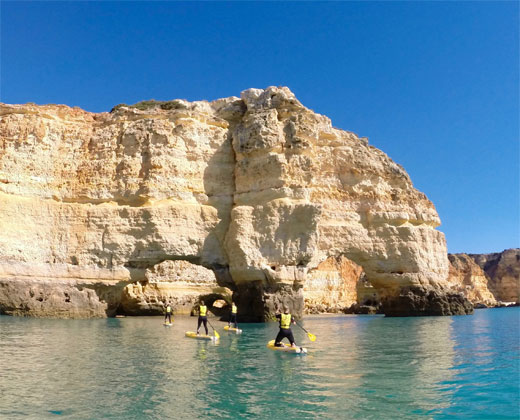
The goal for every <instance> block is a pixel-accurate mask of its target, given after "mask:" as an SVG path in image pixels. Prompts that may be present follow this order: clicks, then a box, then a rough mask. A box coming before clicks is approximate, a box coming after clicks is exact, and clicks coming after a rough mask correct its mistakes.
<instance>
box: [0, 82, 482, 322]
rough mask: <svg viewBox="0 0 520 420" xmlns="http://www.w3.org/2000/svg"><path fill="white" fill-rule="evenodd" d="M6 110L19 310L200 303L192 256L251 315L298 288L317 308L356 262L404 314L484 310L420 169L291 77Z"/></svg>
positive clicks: (0, 280)
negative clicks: (456, 260) (416, 181)
mask: <svg viewBox="0 0 520 420" xmlns="http://www.w3.org/2000/svg"><path fill="white" fill-rule="evenodd" d="M0 115H1V119H0V226H1V229H0V311H1V312H3V313H12V314H23V315H34V316H78V317H80V316H107V315H108V316H111V315H114V314H116V313H118V312H119V313H141V312H140V311H143V312H142V313H151V312H153V311H155V312H156V313H158V312H160V310H161V309H160V308H161V305H162V303H164V302H165V301H167V300H171V299H174V298H175V299H177V300H176V301H177V302H178V303H179V305H181V306H182V305H184V307H185V305H188V304H189V302H192V303H193V302H194V299H195V298H193V297H190V298H189V299H183V298H182V297H180V296H179V294H175V292H174V291H175V290H179V289H178V288H184V287H186V288H188V289H189V290H191V291H190V292H189V293H192V292H193V290H192V289H191V286H189V287H188V285H187V284H186V283H185V282H184V281H183V280H182V278H183V276H184V274H183V273H186V275H187V276H188V277H189V276H190V274H189V273H193V272H197V268H196V267H193V266H202V267H204V268H207V269H209V270H211V271H212V272H213V275H214V276H215V278H214V283H212V282H211V281H209V280H204V282H202V283H203V284H201V287H202V288H201V289H198V290H199V291H200V296H207V297H208V298H210V300H211V299H217V298H218V296H217V295H218V293H213V291H214V290H216V289H215V288H218V287H226V288H228V289H229V290H232V291H233V298H234V299H235V300H236V301H237V302H238V307H239V312H240V314H241V316H242V317H243V319H248V320H258V321H260V320H264V319H266V318H269V317H271V316H272V315H273V313H274V312H275V311H277V310H279V309H280V308H281V306H282V305H283V304H286V305H289V306H290V307H291V308H292V310H293V312H294V313H296V314H301V313H302V312H303V309H304V304H305V303H304V302H305V299H307V303H308V305H317V304H320V303H319V301H320V299H321V298H320V293H321V295H323V292H324V290H329V288H332V289H334V287H335V284H336V285H337V284H339V283H341V281H340V279H343V278H344V277H345V276H347V277H348V276H351V275H353V276H355V275H356V273H357V271H358V270H357V269H356V268H355V267H356V266H359V267H361V268H362V271H363V273H364V274H363V284H364V285H365V286H360V290H364V291H363V293H366V296H367V299H368V298H369V297H370V296H374V297H375V296H377V298H378V299H380V300H381V302H382V305H383V309H384V311H385V313H386V314H387V315H428V314H431V315H450V314H464V313H470V312H471V311H472V308H471V305H470V304H469V302H468V301H467V300H466V299H465V298H463V297H461V295H460V294H457V293H454V292H453V290H450V288H449V285H448V281H447V279H448V273H449V261H448V258H447V253H446V243H445V238H444V235H443V233H441V232H440V231H438V230H437V229H436V228H437V227H438V226H439V224H440V220H439V217H438V215H437V212H436V210H435V207H434V205H433V204H432V203H431V202H430V201H429V200H428V199H427V198H426V196H425V195H424V194H423V193H421V192H420V191H418V190H416V189H415V188H414V187H413V185H412V182H411V180H410V178H409V176H408V174H407V173H406V172H405V170H404V169H403V168H402V167H401V166H399V165H398V164H396V163H395V162H393V161H392V160H391V159H390V158H389V157H388V156H387V155H386V154H384V153H383V152H382V151H380V150H378V149H376V148H375V147H373V146H370V145H368V142H367V140H366V139H365V138H360V137H358V136H356V135H355V134H353V133H350V132H347V131H342V130H338V129H336V128H334V127H333V126H332V124H331V121H330V120H329V119H328V118H327V117H325V116H322V115H319V114H316V113H314V112H313V111H311V110H309V109H307V108H305V107H304V106H303V105H302V104H301V103H300V102H299V101H298V100H297V99H296V98H295V96H294V95H293V94H292V92H291V91H290V90H289V89H287V88H275V87H270V88H267V89H265V90H263V89H249V90H246V91H244V92H242V94H241V97H240V98H237V97H230V98H224V99H219V100H216V101H213V102H206V101H200V102H192V103H190V102H187V101H183V100H174V101H169V102H154V101H149V102H144V103H140V104H137V105H135V106H126V105H120V106H117V107H115V108H114V109H113V111H112V112H110V113H101V114H93V113H89V112H86V111H83V110H81V109H78V108H69V107H67V106H60V105H46V106H37V105H31V104H26V105H1V109H0ZM177 260H180V261H184V263H182V264H180V265H178V266H175V267H174V266H171V267H169V268H168V269H172V270H180V271H178V272H177V274H176V275H175V278H177V279H181V280H180V281H177V280H176V281H172V282H170V283H171V284H169V285H167V284H163V283H165V280H166V283H168V281H167V280H168V279H167V278H164V277H163V278H162V279H161V281H160V282H156V283H154V281H151V280H150V275H152V278H153V273H154V272H157V270H158V267H157V266H158V265H159V264H161V263H164V262H167V261H177ZM348 261H350V262H352V264H355V265H351V264H350V263H349V262H348ZM159 271H161V270H159ZM335 273H339V274H335ZM342 276H343V277H342ZM212 281H213V280H212ZM176 282H177V283H176ZM159 283H160V284H159ZM192 286H193V284H192ZM356 287H358V286H356ZM320 288H321V290H320ZM188 289H186V290H188ZM340 289H341V290H339V291H333V292H331V296H332V297H333V298H332V300H331V303H330V306H331V307H339V306H341V305H343V301H345V302H351V301H353V288H352V286H351V285H341V286H340ZM193 293H195V292H193ZM306 293H307V298H306V297H305V294H306ZM325 293H327V292H325ZM190 296H192V295H190ZM327 305H328V303H327Z"/></svg>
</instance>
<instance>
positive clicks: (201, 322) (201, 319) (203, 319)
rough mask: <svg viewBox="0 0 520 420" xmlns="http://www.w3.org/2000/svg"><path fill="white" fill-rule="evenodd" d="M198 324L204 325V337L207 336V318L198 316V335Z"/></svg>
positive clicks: (198, 326)
mask: <svg viewBox="0 0 520 420" xmlns="http://www.w3.org/2000/svg"><path fill="white" fill-rule="evenodd" d="M200 324H204V329H205V330H206V335H208V317H207V316H200V315H199V321H198V323H197V334H198V333H199V329H200Z"/></svg>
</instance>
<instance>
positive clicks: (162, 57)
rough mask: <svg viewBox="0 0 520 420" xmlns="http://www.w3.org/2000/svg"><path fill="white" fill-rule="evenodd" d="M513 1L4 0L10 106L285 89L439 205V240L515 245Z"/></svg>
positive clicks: (464, 246)
mask: <svg viewBox="0 0 520 420" xmlns="http://www.w3.org/2000/svg"><path fill="white" fill-rule="evenodd" d="M518 33H519V6H518V3H517V2H499V1H495V2H481V1H479V2H471V1H464V2H330V3H322V2H319V3H318V2H305V3H295V2H292V3H278V2H277V3H275V2H270V3H255V2H231V3H224V2H190V3H180V2H149V3H140V2H6V1H2V2H1V66H0V70H1V85H0V87H1V91H0V100H1V101H2V102H6V103H25V102H36V103H38V104H46V103H60V104H67V105H71V106H79V107H81V108H84V109H86V110H89V111H94V112H101V111H108V110H110V109H111V108H112V107H113V106H114V105H116V104H118V103H122V102H124V103H129V104H130V103H135V102H138V101H140V100H144V99H151V98H154V99H158V100H167V99H174V98H184V99H188V100H200V99H208V100H213V99H216V98H219V97H227V96H232V95H235V96H238V95H239V94H240V91H242V90H244V89H247V88H250V87H258V88H264V87H267V86H270V85H284V86H288V87H289V88H290V89H291V90H292V91H293V92H294V93H295V94H296V96H297V97H298V98H299V99H300V101H301V102H302V103H303V104H304V105H305V106H307V107H309V108H311V109H313V110H314V111H316V112H319V113H321V114H325V115H327V116H329V117H330V118H331V119H332V122H333V124H334V126H336V127H338V128H343V129H347V130H350V131H354V132H355V133H357V134H359V135H361V136H367V137H368V138H369V141H370V143H371V144H373V145H374V146H376V147H378V148H380V149H382V150H383V151H384V152H386V153H387V154H388V155H389V156H390V157H391V158H392V159H394V160H395V161H396V162H398V163H400V164H401V165H403V166H404V168H405V169H406V170H407V171H408V173H409V174H410V176H411V178H412V181H413V182H414V185H415V186H416V187H417V188H418V189H419V190H421V191H423V192H424V193H425V194H426V195H427V196H428V197H429V198H430V199H431V200H432V201H433V202H434V204H435V205H436V207H437V210H438V212H439V214H440V216H441V219H442V222H443V224H442V226H441V227H440V230H441V231H443V232H444V233H445V234H446V237H447V241H448V250H449V252H470V253H482V252H497V251H502V250H503V249H505V248H510V247H518V246H520V243H519V242H520V239H519V236H520V226H519V223H520V222H519V218H520V210H519V201H520V198H519V189H520V186H519V176H520V175H519V155H520V151H519V36H518Z"/></svg>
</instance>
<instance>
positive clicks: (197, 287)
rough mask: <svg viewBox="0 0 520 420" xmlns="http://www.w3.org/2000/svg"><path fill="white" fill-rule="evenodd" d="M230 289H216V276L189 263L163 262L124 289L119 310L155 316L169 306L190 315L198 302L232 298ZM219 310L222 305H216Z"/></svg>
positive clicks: (177, 312) (217, 286)
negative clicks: (139, 280)
mask: <svg viewBox="0 0 520 420" xmlns="http://www.w3.org/2000/svg"><path fill="white" fill-rule="evenodd" d="M231 294H232V292H231V290H229V289H227V288H225V287H221V286H219V284H218V283H217V279H216V277H215V273H214V272H213V271H212V270H209V269H207V268H204V267H202V266H200V265H195V264H191V263H190V262H188V261H164V262H162V263H160V264H157V265H155V266H154V267H152V268H151V269H147V270H146V272H145V280H144V281H142V282H137V283H133V284H129V285H128V286H126V287H125V289H124V290H123V295H122V298H121V311H122V312H124V313H125V314H129V315H141V314H148V315H158V314H162V313H163V312H164V308H165V306H166V304H168V303H169V304H171V306H172V308H173V312H174V313H175V314H185V315H186V314H190V313H192V311H193V308H194V306H196V305H197V304H198V303H199V302H200V300H201V299H203V300H204V301H205V303H206V305H208V306H209V307H210V308H211V306H212V304H213V302H214V301H217V300H222V299H221V297H225V298H226V299H227V300H228V301H230V299H231ZM217 307H218V308H219V309H220V308H222V305H217Z"/></svg>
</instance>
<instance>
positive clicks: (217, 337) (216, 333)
mask: <svg viewBox="0 0 520 420" xmlns="http://www.w3.org/2000/svg"><path fill="white" fill-rule="evenodd" d="M208 324H209V326H210V327H211V328H213V334H215V338H216V339H217V340H218V339H219V338H220V335H219V333H218V332H217V330H216V329H215V327H214V326H213V325H211V322H209V319H208Z"/></svg>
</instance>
